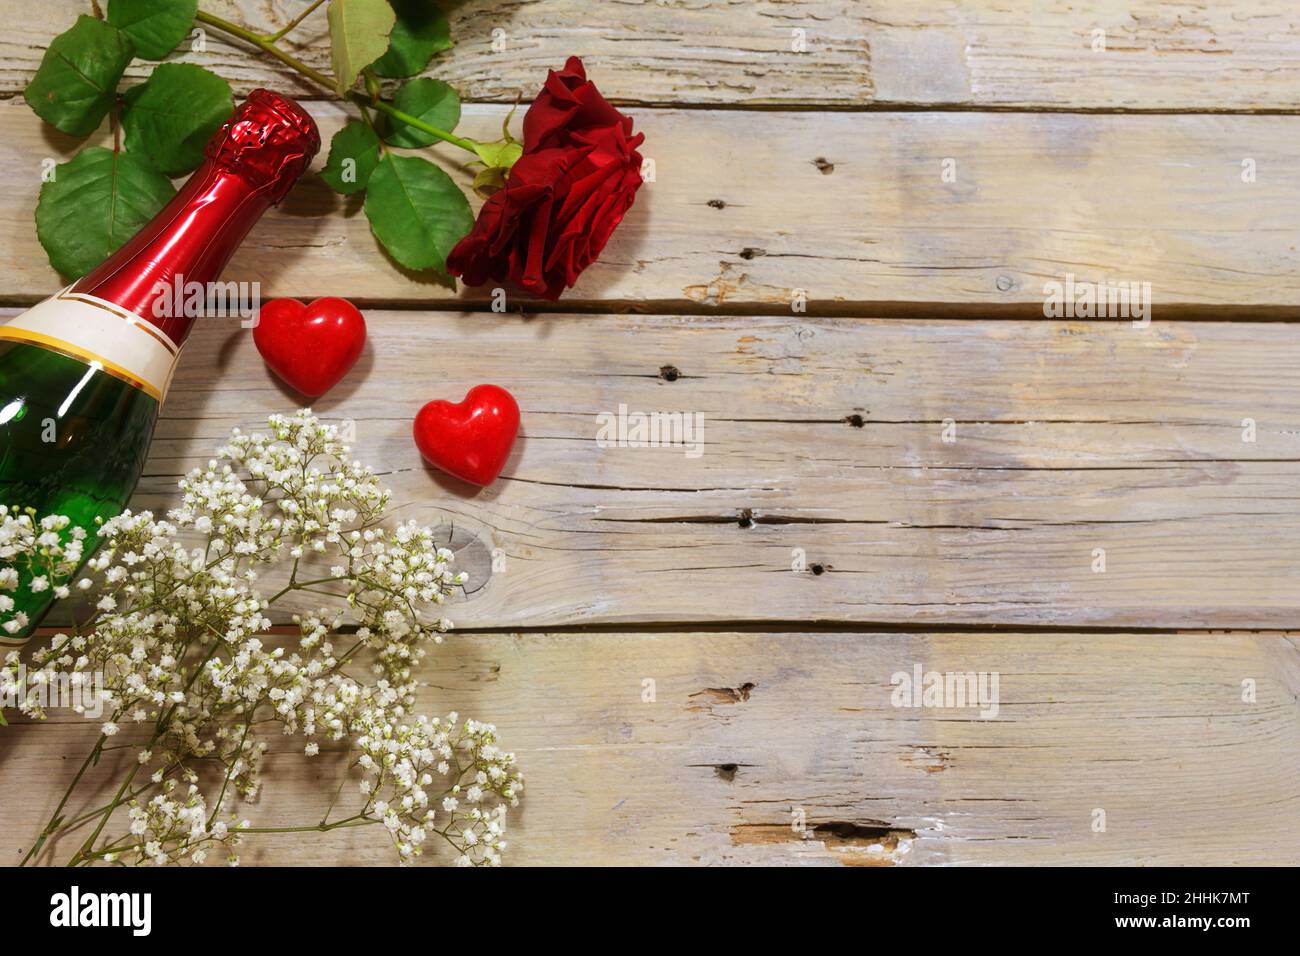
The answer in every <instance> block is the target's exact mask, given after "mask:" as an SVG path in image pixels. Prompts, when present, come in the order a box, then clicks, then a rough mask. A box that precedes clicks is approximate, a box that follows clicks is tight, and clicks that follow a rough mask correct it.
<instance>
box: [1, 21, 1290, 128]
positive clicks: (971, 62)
mask: <svg viewBox="0 0 1300 956" xmlns="http://www.w3.org/2000/svg"><path fill="white" fill-rule="evenodd" d="M453 6H454V7H455V9H454V10H453V11H452V35H453V37H454V38H455V39H456V41H457V46H456V48H455V49H454V51H452V52H451V53H450V54H448V55H445V56H444V57H442V58H441V59H439V60H438V61H437V62H436V64H435V71H436V73H437V75H439V76H440V77H442V78H444V79H447V80H449V81H450V82H452V83H454V84H455V85H456V86H458V87H459V88H461V89H462V90H463V91H464V92H465V93H466V94H467V96H468V97H469V98H471V99H478V100H483V99H490V100H497V101H501V102H513V101H514V99H515V97H516V96H517V95H519V94H520V93H521V92H522V94H523V95H524V96H525V97H531V96H532V95H533V93H534V92H535V91H536V90H537V89H538V87H539V86H540V84H541V80H542V78H543V77H544V76H545V72H546V70H547V69H549V68H558V67H559V65H560V64H562V63H563V62H564V60H565V58H566V57H568V56H570V55H572V54H577V55H580V56H583V57H584V58H586V60H587V62H588V64H589V66H590V67H591V69H592V71H593V73H594V75H595V77H596V78H597V79H598V80H599V83H600V86H601V88H602V89H603V90H604V91H605V92H606V94H608V95H610V96H612V97H615V98H617V99H619V100H621V101H625V102H636V103H646V102H651V103H665V102H667V103H696V104H708V105H743V106H755V105H771V104H776V105H792V104H798V105H804V104H819V105H827V106H837V107H860V106H865V105H879V106H899V105H904V106H910V105H924V106H978V107H990V106H992V107H1014V108H1022V109H1023V108H1035V109H1036V108H1047V109H1148V110H1150V109H1164V110H1179V109H1194V110H1195V109H1211V110H1224V109H1238V110H1256V109H1279V110H1287V111H1291V110H1294V109H1295V106H1296V102H1297V98H1300V54H1298V53H1297V50H1296V49H1295V45H1294V44H1293V43H1292V42H1291V38H1292V37H1294V36H1295V35H1296V33H1297V32H1298V31H1300V11H1297V9H1296V7H1295V5H1294V4H1292V3H1289V2H1287V0H1236V2H1234V3H1231V4H1213V3H1205V2H1203V0H1177V2H1169V0H1125V2H1120V0H1085V2H1082V3H1080V2H1069V0H1047V2H1044V0H1011V2H1006V0H1001V2H998V0H966V2H963V3H960V4H941V5H940V4H930V5H924V4H916V3H914V2H912V0H862V2H858V0H800V2H795V3H790V2H783V0H747V2H745V3H735V2H726V0H697V2H693V3H691V4H689V5H684V4H665V3H660V2H652V0H641V2H617V3H615V2H604V3H592V2H591V0H546V2H540V0H531V2H529V0H523V2H521V0H511V2H509V3H506V2H491V0H479V2H471V3H457V4H454V5H453ZM203 9H205V10H209V11H211V12H214V13H217V14H219V15H222V16H225V17H227V18H229V19H233V20H235V21H236V22H242V23H244V24H246V25H248V26H250V27H252V28H254V29H260V30H265V31H267V32H270V31H273V30H274V29H276V28H278V27H279V26H281V25H283V24H284V23H286V22H287V21H288V20H289V19H290V18H291V17H292V16H294V15H295V14H296V12H298V11H299V10H301V9H302V4H301V3H297V2H295V3H274V4H272V3H265V2H262V0H204V3H203ZM85 12H87V9H86V4H84V3H82V2H81V0H45V2H43V3H38V4H32V5H30V6H29V7H28V8H25V9H24V10H23V15H22V16H21V17H19V16H14V17H10V18H9V23H8V25H7V28H6V30H5V34H4V36H3V37H0V91H2V92H5V93H14V92H17V91H19V90H21V89H22V88H23V86H24V85H25V84H26V82H27V80H28V78H29V77H30V75H31V72H32V71H33V70H34V69H35V67H36V65H37V64H38V63H39V62H40V57H41V54H42V52H43V50H44V48H45V45H46V44H47V43H48V42H49V39H50V38H51V37H52V36H54V35H55V34H56V33H59V32H60V31H62V30H64V29H66V28H67V26H68V25H69V24H71V22H72V21H73V19H74V18H75V16H76V15H77V14H80V13H85ZM797 31H802V32H801V33H800V32H797ZM1097 31H1104V34H1102V35H1100V36H1099V34H1098V33H1097ZM1099 39H1100V40H1101V41H1104V49H1099V48H1098V47H1099V45H1100V44H1099ZM799 40H802V41H803V49H804V50H806V52H796V46H797V41H799ZM285 45H286V46H287V47H288V48H289V49H290V50H291V51H293V52H295V53H297V54H299V55H300V56H302V57H303V58H304V59H305V60H307V61H308V62H309V63H310V64H312V65H313V66H316V67H318V68H320V69H324V70H328V69H329V59H328V44H327V42H326V36H325V18H324V14H323V13H318V14H315V15H313V16H312V17H311V18H309V19H308V20H307V21H305V23H304V24H303V26H302V27H301V28H300V30H299V31H298V32H296V33H295V34H293V35H292V36H291V37H289V38H288V39H287V40H286V41H285ZM182 59H184V60H186V61H189V62H195V63H199V64H200V65H202V66H205V67H208V68H209V69H213V70H215V71H217V72H218V73H221V74H222V75H223V76H226V77H228V78H230V79H231V80H232V81H234V82H235V83H236V85H237V86H238V87H239V88H240V89H243V90H247V89H249V88H251V87H253V86H257V85H271V86H276V87H281V88H284V89H294V88H301V89H303V90H307V89H313V90H314V89H315V88H311V87H305V86H302V85H301V84H300V83H299V81H298V79H297V78H296V76H295V75H293V74H291V73H290V72H288V71H287V70H285V69H283V68H281V67H279V66H278V65H277V64H274V63H273V62H272V61H269V60H267V59H266V58H265V57H261V58H257V57H254V56H253V55H252V54H251V53H250V52H248V51H247V50H246V49H236V48H234V47H232V46H231V45H229V44H227V43H225V42H224V41H223V40H221V39H220V38H219V36H217V35H215V34H212V35H210V36H209V37H208V42H207V46H206V49H205V50H204V52H202V53H189V52H187V53H186V54H185V55H184V56H183V57H182ZM147 69H148V64H141V65H138V66H137V67H135V68H133V69H132V71H131V75H132V76H139V75H141V74H142V73H143V72H146V71H147Z"/></svg>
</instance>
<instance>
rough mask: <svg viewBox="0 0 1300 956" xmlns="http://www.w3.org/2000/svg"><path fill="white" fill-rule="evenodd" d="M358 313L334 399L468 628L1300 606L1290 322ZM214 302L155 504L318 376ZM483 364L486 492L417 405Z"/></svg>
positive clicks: (1298, 373)
mask: <svg viewBox="0 0 1300 956" xmlns="http://www.w3.org/2000/svg"><path fill="white" fill-rule="evenodd" d="M368 322H369V327H370V343H369V346H368V349H367V352H366V353H365V355H364V356H363V358H362V359H361V361H360V364H359V366H358V368H357V370H356V371H354V373H353V374H352V375H351V376H350V378H349V379H348V380H346V381H345V382H344V383H343V384H342V385H340V386H339V387H338V388H337V389H336V391H335V392H334V393H333V394H332V395H330V396H328V397H326V398H325V399H323V400H321V401H320V402H318V403H317V404H316V409H317V412H318V414H320V415H322V416H323V417H325V418H326V419H328V420H332V421H339V420H346V421H348V422H350V427H351V429H352V431H354V433H355V443H354V444H355V449H356V452H355V453H356V455H357V456H358V457H359V458H360V459H361V460H363V461H366V462H369V463H371V464H374V465H375V466H377V467H378V468H379V469H380V471H381V473H382V474H383V475H384V477H385V480H386V481H387V482H388V483H389V484H390V485H391V487H393V488H394V489H395V497H394V501H395V502H396V503H398V504H399V505H400V506H401V511H400V514H401V515H402V516H403V517H418V518H420V519H421V520H425V521H431V522H441V523H443V524H445V525H449V526H450V525H454V528H455V529H456V533H457V534H458V535H459V536H460V537H459V542H460V543H461V545H462V554H463V559H464V560H465V561H466V562H467V564H468V566H469V567H470V569H471V571H472V574H473V578H474V583H473V585H472V586H473V587H474V589H475V594H474V597H473V598H472V599H471V601H470V602H469V603H468V604H467V605H466V606H465V608H464V609H463V610H462V612H461V617H460V622H461V623H462V624H463V625H466V626H469V625H473V626H478V627H491V628H511V627H521V626H559V625H571V624H587V625H595V624H603V625H619V624H625V623H630V622H640V623H648V622H656V621H657V622H677V623H679V624H681V623H683V622H704V621H709V622H727V621H787V622H793V621H847V622H877V621H880V622H883V621H889V622H902V623H911V624H920V623H927V622H934V623H943V622H947V623H952V622H966V623H999V624H1007V623H1015V624H1032V625H1056V626H1073V627H1077V626H1081V625H1109V626H1138V627H1145V626H1150V625H1160V626H1165V627H1242V628H1248V627H1274V628H1276V627H1288V626H1290V625H1291V624H1292V623H1293V622H1294V621H1295V619H1296V615H1297V611H1300V561H1297V557H1296V550H1295V542H1296V541H1297V540H1300V537H1298V536H1300V497H1298V496H1297V494H1296V490H1295V489H1296V487H1297V482H1298V481H1300V454H1297V446H1296V436H1297V434H1300V412H1298V411H1297V409H1300V393H1298V390H1300V328H1297V327H1296V326H1293V325H1289V324H1282V323H1264V324H1249V323H1170V322H1156V323H1154V324H1153V325H1151V326H1150V327H1149V328H1147V329H1134V328H1132V327H1131V326H1130V325H1128V324H1122V323H1057V322H1047V321H1044V320H1038V321H1030V322H1012V321H1008V322H999V323H992V324H987V325H985V324H981V323H971V322H951V321H949V322H945V321H914V320H876V321H863V320H846V319H808V318H803V317H800V318H797V319H783V318H778V317H716V316H715V317H699V316H696V317H671V316H669V317H658V316H655V317H637V316H567V317H561V316H548V317H537V318H534V319H532V320H528V319H524V318H520V317H517V316H494V315H491V314H487V313H464V314H453V313H422V312H418V311H409V312H377V311H372V312H370V313H369V317H368ZM200 325H201V326H202V327H201V328H200V329H199V330H198V331H197V332H196V334H195V335H194V336H193V337H192V338H191V340H190V342H189V344H188V345H187V346H186V352H185V354H184V357H183V359H182V362H181V368H180V372H179V375H178V378H177V380H176V383H175V385H174V387H173V390H172V392H171V394H170V396H169V398H168V400H167V403H166V405H165V407H164V410H163V417H162V420H161V422H160V424H159V427H158V431H157V435H156V437H155V441H154V444H153V447H152V450H151V456H150V459H149V462H148V465H147V467H146V477H145V479H144V481H143V482H142V484H141V488H140V492H139V494H138V495H137V497H136V499H135V504H136V506H137V507H145V506H148V507H153V508H163V507H166V506H167V504H168V502H169V501H172V500H174V494H175V482H176V479H177V477H178V476H180V475H181V474H183V473H184V472H185V471H187V470H189V469H190V468H192V467H195V466H196V465H198V464H200V463H201V462H203V461H206V460H207V459H208V457H209V456H210V455H211V454H212V452H213V450H214V449H215V448H216V447H217V446H218V445H219V444H220V442H221V441H223V440H224V438H225V436H226V435H227V434H228V433H229V430H230V429H231V428H232V427H234V426H240V427H242V428H245V429H248V428H253V427H257V426H258V424H259V422H264V420H265V416H266V415H267V414H268V413H270V412H274V411H286V410H288V409H291V408H293V407H294V406H295V405H296V404H297V403H298V402H299V401H300V399H298V398H297V397H296V396H294V395H292V394H291V393H290V392H289V391H287V390H286V389H285V388H283V387H282V386H280V385H278V384H277V383H276V382H275V381H274V380H273V379H272V377H271V375H270V373H269V372H268V370H267V369H266V368H265V366H264V365H263V364H262V362H261V361H260V359H259V357H258V356H257V353H256V351H255V349H254V347H253V344H252V341H251V338H252V337H251V335H250V334H249V333H248V332H247V330H243V329H240V328H238V326H237V324H236V323H235V322H234V321H233V320H208V321H203V322H201V323H200ZM484 381H489V382H496V383H498V384H500V385H503V386H505V387H507V388H509V389H510V390H511V391H512V392H513V393H514V394H515V395H516V396H517V397H518V399H519V402H520V404H521V406H522V409H523V434H522V437H521V438H520V440H519V442H518V445H517V447H516V450H515V452H514V454H513V455H512V457H511V459H510V461H509V462H508V464H507V466H506V469H505V473H504V476H503V477H502V478H501V479H500V480H499V481H498V482H497V484H495V485H494V486H493V487H491V488H489V489H486V490H483V491H481V492H477V493H475V489H472V488H470V487H468V486H465V485H462V484H460V483H458V482H455V481H454V480H452V479H449V478H446V477H445V476H442V475H441V474H440V473H437V472H434V471H433V470H431V469H429V468H427V467H425V466H424V465H423V463H422V462H421V459H420V457H419V455H418V453H417V452H416V449H415V447H414V444H413V442H412V441H411V437H410V428H411V421H412V419H413V417H414V415H415V412H416V411H417V410H418V409H419V407H420V406H421V405H422V404H423V403H424V402H425V401H428V400H431V399H433V398H439V397H442V398H451V399H453V400H458V399H459V398H460V397H461V396H462V395H463V394H464V393H465V391H466V390H467V389H468V388H469V387H470V386H472V385H474V384H477V383H479V382H484ZM620 406H625V407H626V409H627V410H628V411H629V412H632V413H645V414H649V413H655V412H661V413H672V412H677V413H684V414H686V415H689V416H692V417H691V418H690V421H691V422H695V421H697V419H696V418H695V417H694V416H696V415H698V416H700V417H701V418H700V420H702V422H703V425H702V429H703V430H702V432H700V433H693V434H689V435H688V434H686V433H685V432H679V433H677V434H675V435H669V434H665V436H664V441H675V442H676V443H675V444H666V445H663V446H662V447H630V446H628V444H627V443H624V445H622V446H619V445H618V444H617V441H618V438H619V435H618V433H617V432H616V431H614V432H610V433H607V435H606V437H607V438H609V439H611V440H612V441H613V443H614V444H613V447H609V443H608V442H607V443H606V446H605V447H602V445H601V443H600V441H599V439H600V437H601V435H600V432H601V420H600V419H599V418H598V416H600V415H602V414H608V415H611V416H617V414H618V412H619V408H620ZM1246 419H1250V420H1252V421H1253V422H1254V423H1255V424H1254V435H1253V437H1254V441H1249V440H1247V439H1249V438H1251V437H1252V435H1251V433H1250V423H1249V422H1247V423H1246V424H1245V426H1243V422H1245V421H1246ZM949 421H950V422H951V437H952V438H953V439H954V440H953V441H952V442H947V441H945V440H944V439H945V429H946V425H945V423H946V422H949ZM682 422H683V425H684V424H685V422H686V419H683V420H682ZM623 437H624V438H628V439H630V440H635V439H636V438H637V435H636V434H634V433H627V432H625V433H624V435H623ZM700 438H702V442H699V444H698V446H696V447H697V450H698V451H699V454H698V456H695V457H692V455H693V454H694V452H692V450H691V447H690V446H693V445H696V442H697V441H698V440H699V439H700ZM1096 549H1103V550H1104V552H1105V555H1104V559H1105V561H1104V568H1105V570H1104V572H1103V571H1099V570H1098V568H1099V562H1098V553H1099V552H1097V550H1096ZM493 552H495V553H496V555H497V558H498V560H497V565H498V570H497V573H493V571H492V568H491V562H490V561H489V558H488V556H489V555H490V554H492V553H493ZM801 569H802V570H801Z"/></svg>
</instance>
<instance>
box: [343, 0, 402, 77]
mask: <svg viewBox="0 0 1300 956" xmlns="http://www.w3.org/2000/svg"><path fill="white" fill-rule="evenodd" d="M328 19H329V25H330V59H331V61H332V62H333V64H334V82H335V83H336V84H337V90H338V94H339V95H340V96H346V95H347V92H348V90H350V89H352V87H353V85H354V84H355V83H356V82H357V77H358V76H359V75H360V73H361V71H362V70H363V69H365V68H366V67H367V66H368V65H370V64H371V63H373V62H375V60H377V59H379V58H380V57H381V56H383V55H384V51H386V50H387V49H388V35H389V34H390V33H391V32H392V30H393V24H394V23H395V22H396V21H397V15H396V14H394V13H393V8H392V7H390V6H389V5H388V0H330V6H329V16H328Z"/></svg>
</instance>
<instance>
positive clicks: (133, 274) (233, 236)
mask: <svg viewBox="0 0 1300 956" xmlns="http://www.w3.org/2000/svg"><path fill="white" fill-rule="evenodd" d="M270 206H271V200H270V197H269V196H268V195H267V194H266V192H265V191H264V190H258V189H256V188H255V187H253V186H252V185H251V184H250V183H249V182H247V181H246V180H245V179H244V178H243V177H242V176H240V175H239V174H238V173H236V172H231V171H229V170H224V169H219V168H217V167H216V165H215V164H213V163H212V162H211V161H208V162H206V163H204V164H203V165H202V166H200V167H199V169H198V170H197V171H196V172H195V173H194V175H192V176H191V177H190V179H189V181H188V182H187V183H186V184H185V185H184V186H183V187H181V190H180V192H178V193H177V194H176V195H175V196H174V197H172V200H171V202H169V203H168V204H167V206H166V207H165V208H164V209H163V211H162V212H160V213H159V214H158V215H157V216H155V217H154V218H153V220H152V221H151V222H149V224H148V225H146V226H145V227H144V228H143V229H141V230H140V231H139V232H138V233H136V234H135V236H134V237H132V238H131V240H130V241H128V242H127V244H126V245H124V246H123V247H122V248H121V249H119V250H118V251H117V252H116V253H114V254H113V255H112V256H110V257H109V258H108V259H107V260H105V262H104V264H103V265H101V266H100V267H99V268H97V269H95V270H94V271H93V272H91V273H90V274H89V275H87V276H85V277H84V278H82V279H80V280H79V281H78V282H77V283H76V284H75V285H74V286H73V287H72V289H73V291H74V292H84V293H86V294H88V295H93V296H96V297H98V298H100V299H106V300H108V301H109V302H112V303H114V304H116V305H119V306H121V307H122V308H124V309H127V310H128V311H131V312H134V313H135V314H136V315H138V316H140V317H141V318H142V319H144V320H145V321H147V322H151V323H153V324H154V325H156V326H157V327H158V328H159V329H161V330H162V332H163V333H165V334H166V335H167V337H168V338H170V339H171V340H172V341H173V342H175V343H176V344H177V345H179V344H180V343H181V342H183V341H184V340H185V337H186V335H188V334H189V331H190V326H191V325H192V324H193V322H194V319H195V316H194V315H193V314H192V311H191V309H190V308H188V307H187V305H186V300H187V296H186V290H185V287H186V286H188V285H189V284H190V283H199V284H200V285H202V286H203V287H204V289H205V290H206V287H207V284H208V283H209V282H215V281H216V280H217V279H218V278H220V276H221V273H222V271H223V270H224V269H225V267H226V263H227V262H229V261H230V257H231V256H233V255H234V254H235V250H236V249H238V248H239V244H240V243H241V242H242V241H243V240H244V237H245V236H247V235H248V231H249V230H250V229H252V228H253V225H254V224H255V223H256V222H257V220H258V219H260V218H261V217H262V214H263V213H264V212H266V210H267V209H268V208H270Z"/></svg>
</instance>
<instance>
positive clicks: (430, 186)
mask: <svg viewBox="0 0 1300 956" xmlns="http://www.w3.org/2000/svg"><path fill="white" fill-rule="evenodd" d="M366 218H368V219H369V220H370V231H371V232H373V233H374V234H375V238H377V239H378V240H379V241H380V243H382V244H383V247H384V248H385V249H387V250H388V254H389V255H390V256H392V257H393V258H394V259H396V260H397V262H398V263H399V264H401V265H403V266H405V267H406V268H408V269H434V270H436V271H437V272H439V273H440V274H442V275H444V276H445V275H446V272H447V255H448V253H450V252H451V250H452V248H453V247H454V246H455V245H456V243H458V242H460V240H461V239H463V238H464V237H465V236H466V235H467V234H468V233H469V231H470V229H472V228H473V226H474V215H473V213H471V212H470V209H469V200H467V199H466V198H465V194H464V193H462V192H461V191H460V189H459V187H457V185H456V184H455V182H453V181H452V178H451V177H450V176H448V175H447V174H446V173H444V172H443V171H442V170H441V169H439V168H438V167H437V166H435V165H433V163H431V162H429V161H428V160H427V159H421V158H420V157H418V156H395V155H393V154H392V153H390V154H389V155H387V156H385V157H384V158H383V160H382V161H380V163H379V167H378V168H377V169H376V170H375V171H374V174H373V175H371V177H370V184H369V185H368V186H367V187H366Z"/></svg>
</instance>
